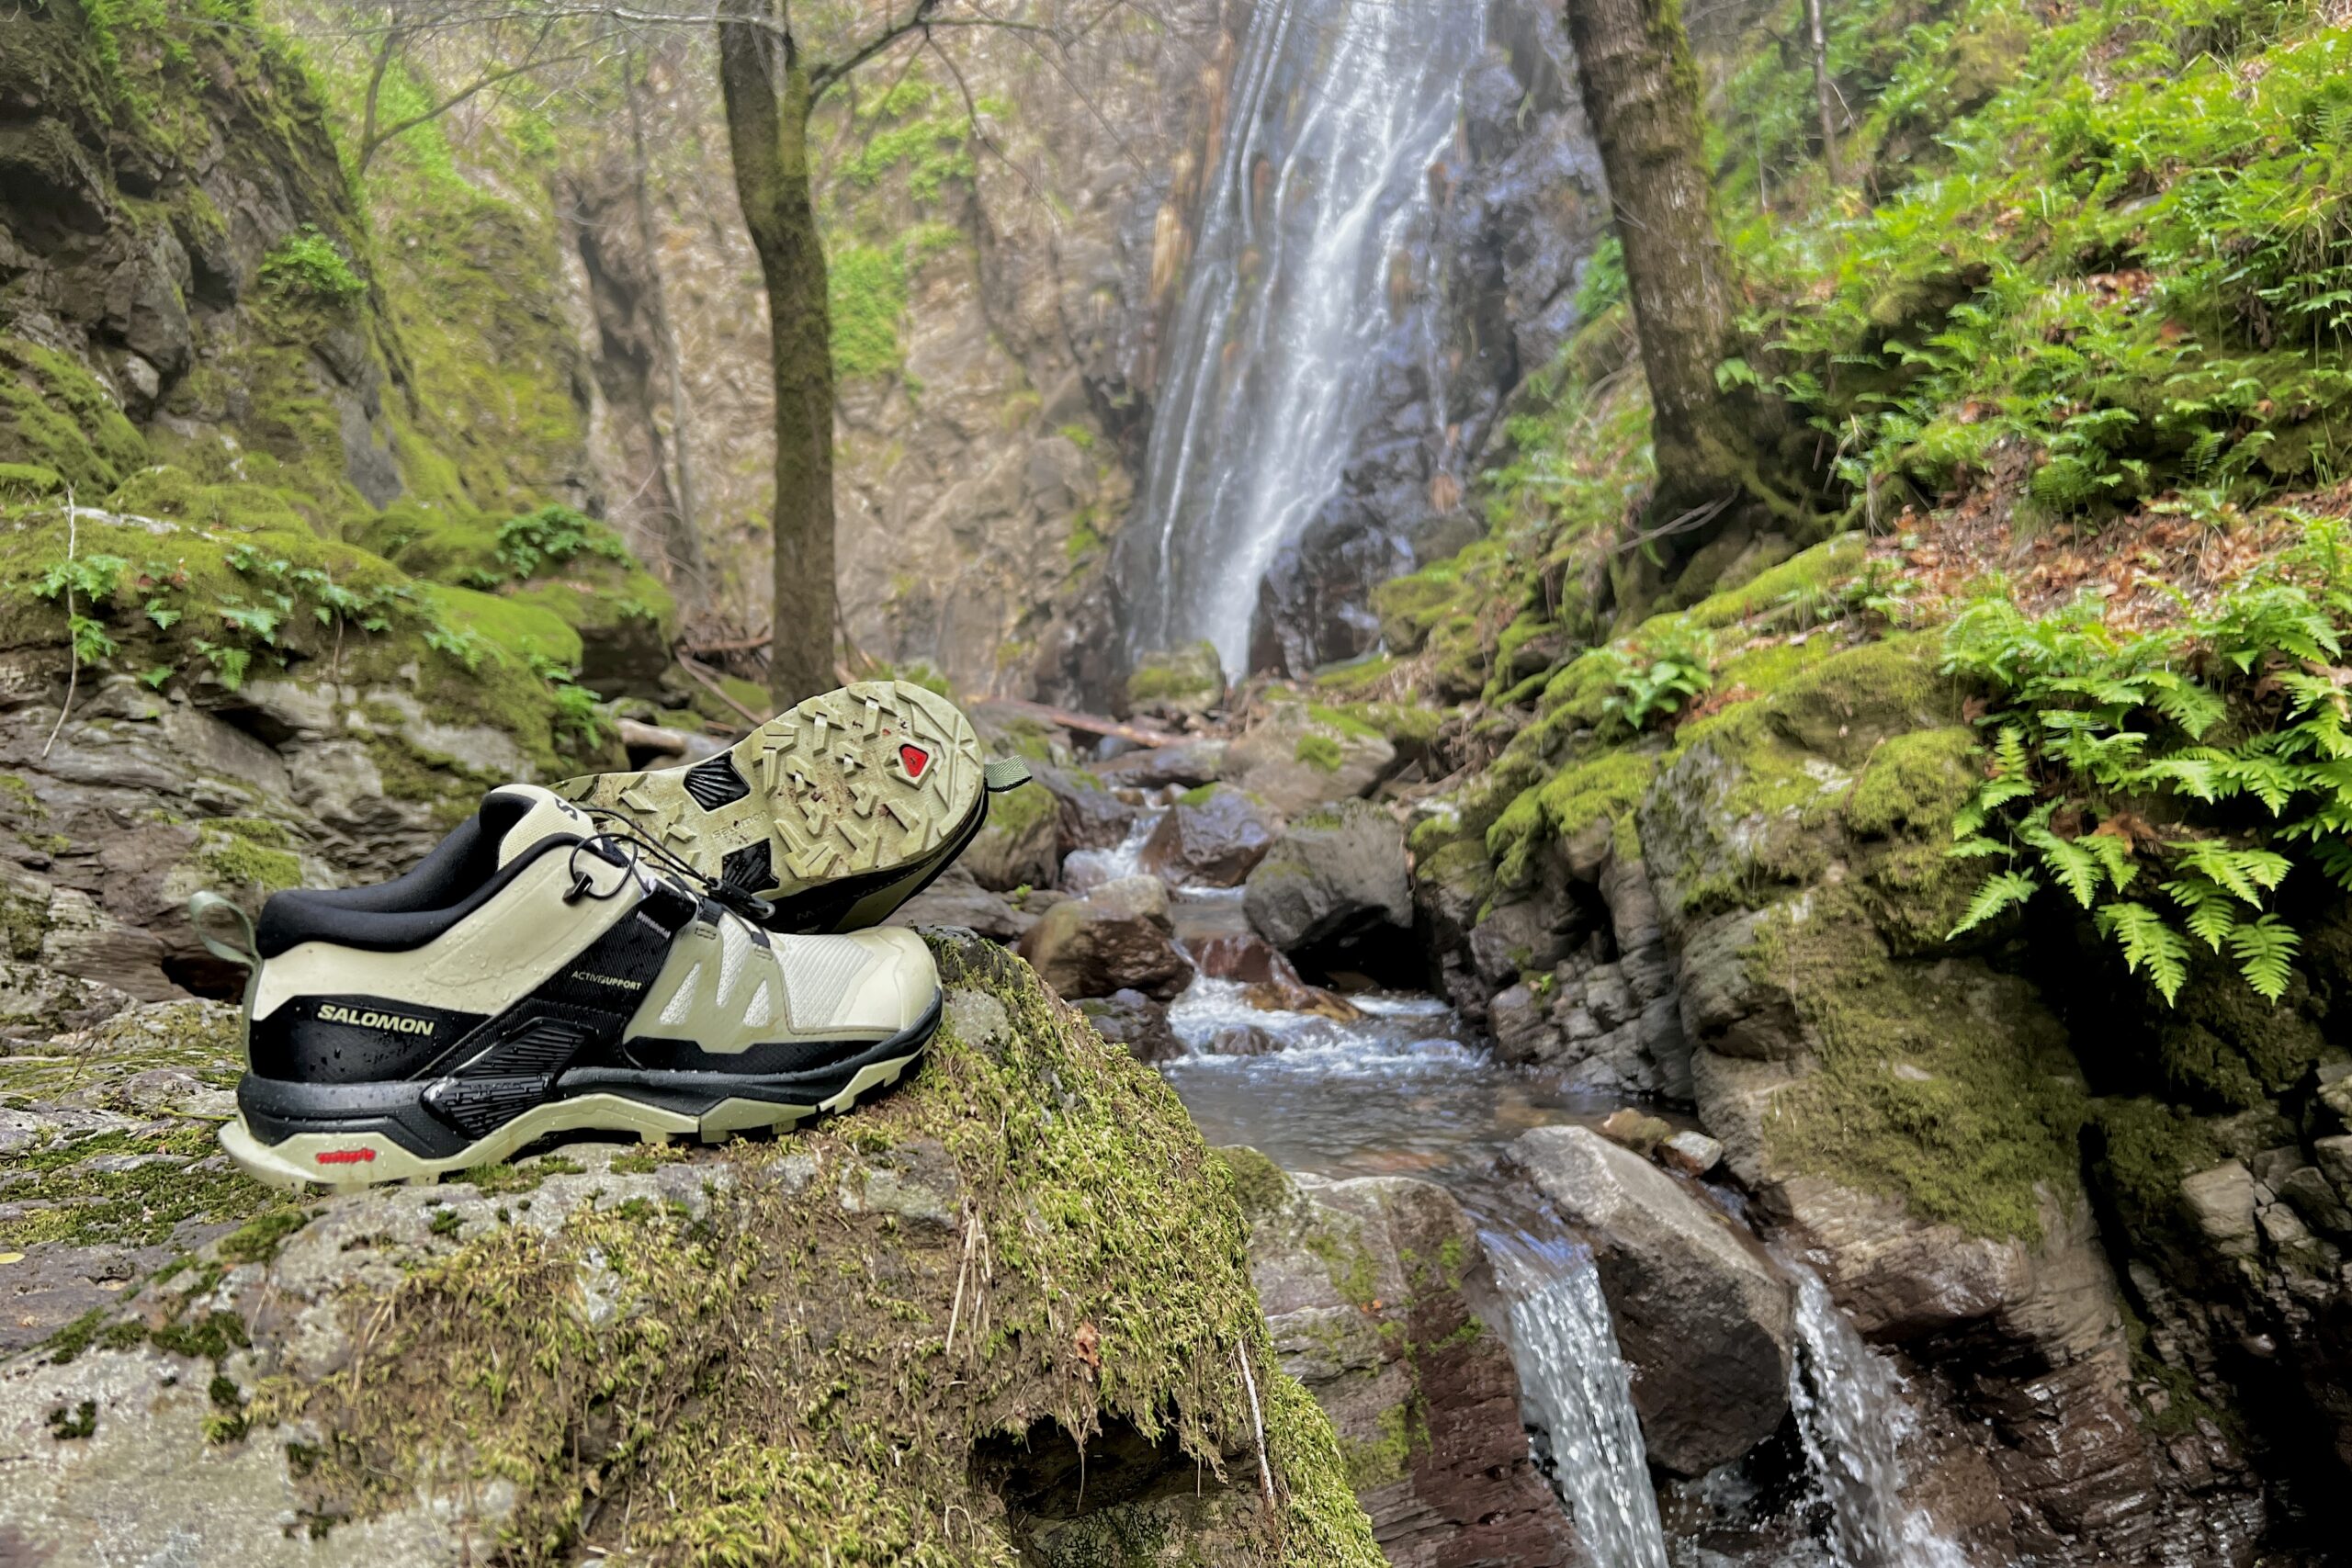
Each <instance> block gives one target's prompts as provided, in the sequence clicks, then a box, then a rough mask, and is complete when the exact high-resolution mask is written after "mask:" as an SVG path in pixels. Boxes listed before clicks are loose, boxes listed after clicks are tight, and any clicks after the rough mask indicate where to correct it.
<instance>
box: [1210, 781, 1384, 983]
mask: <svg viewBox="0 0 2352 1568" xmlns="http://www.w3.org/2000/svg"><path fill="white" fill-rule="evenodd" d="M1242 903H1243V908H1244V909H1245V910H1246V912H1247V913H1248V915H1249V917H1250V926H1251V927H1252V928H1253V929H1255V930H1256V931H1258V933H1259V934H1260V935H1261V936H1263V937H1264V938H1265V939H1266V940H1267V941H1268V942H1272V943H1273V944H1274V946H1276V947H1277V948H1280V949H1282V950H1283V952H1285V953H1291V952H1296V951H1298V950H1299V949H1301V948H1306V947H1310V946H1316V945H1319V944H1324V943H1330V942H1344V941H1347V940H1350V939H1351V938H1356V937H1361V936H1363V935H1364V934H1366V933H1367V932H1370V931H1375V930H1377V929H1378V928H1381V927H1388V928H1392V929H1396V930H1403V929H1406V928H1408V927H1410V926H1411V925H1412V923H1413V900H1412V895H1411V893H1410V892H1409V891H1408V889H1407V887H1406V886H1405V839H1404V832H1403V829H1400V828H1398V827H1397V822H1396V819H1395V818H1391V817H1390V816H1389V815H1388V814H1387V813H1386V812H1385V811H1383V810H1381V809H1380V808H1379V807H1375V806H1372V805H1370V804H1368V803H1365V802H1363V801H1350V802H1347V803H1346V804H1344V805H1342V806H1339V807H1331V808H1329V809H1327V810H1324V811H1320V812H1317V813H1315V814H1314V815H1312V816H1308V817H1304V818H1298V819H1296V820H1295V821H1293V822H1292V823H1291V825H1290V830H1289V831H1288V832H1286V833H1284V834H1283V837H1282V839H1281V840H1279V841H1277V842H1276V843H1275V845H1274V847H1273V848H1272V850H1271V851H1269V852H1267V854H1266V857H1265V858H1264V859H1263V860H1261V861H1260V862H1259V863H1258V867H1257V869H1256V870H1255V871H1252V872H1251V873H1250V880H1249V882H1248V883H1247V884H1246V890H1245V892H1244V894H1243V898H1242Z"/></svg>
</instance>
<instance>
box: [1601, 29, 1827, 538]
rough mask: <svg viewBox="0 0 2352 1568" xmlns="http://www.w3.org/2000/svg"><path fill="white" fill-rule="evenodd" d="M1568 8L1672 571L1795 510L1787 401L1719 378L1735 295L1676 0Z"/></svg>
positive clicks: (1644, 533) (1658, 525) (1661, 533)
mask: <svg viewBox="0 0 2352 1568" xmlns="http://www.w3.org/2000/svg"><path fill="white" fill-rule="evenodd" d="M1566 12H1567V24H1568V37H1569V40H1570V42H1572V43H1573V44H1574V45H1575V46H1576V52H1577V75H1578V77H1579V78H1580V85H1581V87H1582V89H1583V96H1584V107H1585V116H1586V118H1588V119H1589V120H1590V121H1591V122H1592V132H1593V138H1594V140H1595V141H1598V142H1599V143H1600V161H1601V168H1602V171H1603V173H1604V174H1605V175H1607V176H1608V180H1609V194H1610V202H1611V207H1612V208H1613V209H1614V214H1615V220H1616V225H1617V235H1618V238H1619V240H1620V241H1621V242H1622V243H1623V245H1624V248H1625V280H1626V286H1627V288H1626V291H1627V294H1628V295H1629V296H1630V298H1631V299H1632V303H1633V308H1634V332H1635V335H1636V337H1637V338H1638V340H1639V342H1640V344H1641V354H1642V369H1643V372H1644V374H1645V376H1646V377H1647V378H1648V380H1649V389H1650V405H1651V411H1652V412H1651V425H1650V429H1651V442H1652V446H1653V449H1654V450H1655V452H1656V453H1657V490H1656V491H1655V492H1654V494H1653V497H1652V500H1651V502H1650V506H1649V509H1648V515H1647V517H1646V518H1645V521H1644V523H1643V525H1642V527H1641V530H1640V535H1639V537H1640V539H1641V544H1642V553H1643V555H1644V556H1645V558H1646V559H1647V561H1648V562H1649V564H1650V565H1651V567H1652V568H1654V569H1655V570H1656V572H1657V576H1658V578H1659V580H1661V581H1672V580H1673V578H1674V577H1675V576H1676V575H1677V573H1678V571H1679V568H1680V566H1681V564H1682V563H1683V562H1684V561H1687V560H1688V559H1689V558H1691V556H1692V555H1694V554H1696V553H1697V552H1698V551H1699V549H1700V548H1701V547H1703V546H1704V545H1706V544H1707V543H1709V542H1710V541H1712V540H1713V539H1714V538H1716V537H1718V536H1722V535H1724V534H1725V533H1727V532H1742V533H1744V532H1748V531H1752V530H1753V528H1754V527H1755V526H1756V525H1757V524H1758V515H1757V514H1758V512H1759V510H1760V511H1767V512H1770V513H1777V514H1781V515H1783V516H1788V517H1793V516H1794V515H1795V514H1796V513H1797V511H1798V508H1797V505H1796V503H1795V502H1794V501H1793V500H1792V499H1791V498H1790V496H1789V495H1788V493H1787V492H1786V491H1784V490H1783V489H1782V488H1781V486H1780V485H1779V484H1778V483H1777V482H1776V477H1775V476H1773V475H1771V474H1770V473H1768V471H1767V459H1766V457H1765V453H1766V449H1767V442H1766V439H1765V437H1766V435H1767V434H1769V431H1770V425H1771V424H1772V423H1776V420H1777V412H1778V411H1777V408H1776V407H1770V408H1768V407H1766V406H1765V405H1764V400H1762V399H1760V398H1758V397H1757V396H1756V395H1755V394H1754V392H1753V391H1752V389H1748V388H1747V387H1744V386H1741V385H1738V384H1737V383H1736V382H1735V383H1734V384H1733V385H1731V386H1729V387H1725V386H1724V385H1723V384H1721V383H1720V382H1719V381H1718V379H1717V375H1716V371H1717V368H1718V367H1720V366H1722V365H1723V364H1724V361H1725V360H1726V359H1727V358H1729V357H1730V356H1731V354H1732V349H1733V345H1734V339H1733V335H1732V310H1731V299H1730V295H1729V292H1728V290H1727V289H1726V288H1725V286H1724V269H1723V265H1722V242H1721V241H1720V240H1719V239H1718V238H1717V235H1716V232H1715V220H1714V208H1713V191H1712V188H1711V186H1710V185H1709V182H1708V178H1707V170H1706V163H1705V138H1706V128H1705V125H1704V123H1703V122H1702V120H1701V118H1700V108H1699V72H1698V67H1697V66H1696V65H1694V64H1693V63H1692V62H1691V41H1690V39H1689V38H1688V37H1687V36H1686V35H1685V34H1684V32H1683V30H1682V20H1681V15H1680V10H1679V6H1678V4H1677V0H1567V6H1566Z"/></svg>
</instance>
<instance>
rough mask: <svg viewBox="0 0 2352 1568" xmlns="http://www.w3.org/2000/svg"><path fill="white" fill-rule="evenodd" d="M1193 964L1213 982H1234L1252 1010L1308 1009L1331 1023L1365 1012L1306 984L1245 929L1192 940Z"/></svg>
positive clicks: (1350, 1020)
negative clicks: (1236, 981)
mask: <svg viewBox="0 0 2352 1568" xmlns="http://www.w3.org/2000/svg"><path fill="white" fill-rule="evenodd" d="M1192 953H1193V966H1194V967H1195V968H1197V969H1199V970H1200V972H1201V973H1202V974H1203V975H1205V976H1208V977H1209V978H1210V979H1212V980H1238V981H1239V982H1241V983H1242V984H1243V985H1244V986H1246V987H1249V988H1248V989H1247V990H1245V991H1244V992H1243V993H1242V998H1243V999H1244V1000H1246V1001H1247V1002H1249V1004H1250V1006H1251V1007H1253V1008H1263V1009H1265V1010H1269V1011H1272V1012H1306V1013H1313V1014H1315V1015H1316V1016H1317V1017H1318V1018H1328V1019H1329V1020H1331V1021H1333V1022H1335V1023H1353V1022H1354V1021H1356V1020H1358V1019H1360V1018H1362V1017H1363V1009H1362V1008H1360V1007H1358V1006H1356V1005H1355V1003H1353V1002H1351V1001H1350V1000H1348V998H1345V997H1343V996H1340V994H1339V993H1338V992H1336V991H1327V990H1325V989H1324V988H1323V987H1320V986H1310V985H1308V984H1307V983H1306V981H1304V980H1302V979H1300V978H1299V976H1298V971H1297V970H1296V969H1295V968H1293V967H1291V962H1290V960H1289V959H1287V958H1284V957H1283V955H1282V954H1281V953H1276V952H1275V951H1274V950H1273V949H1272V948H1271V947H1269V946H1267V945H1266V942H1265V939H1264V938H1262V937H1259V936H1253V935H1251V934H1250V933H1248V932H1240V933H1232V934H1227V935H1224V936H1213V937H1206V938H1204V939H1202V940H1201V941H1199V942H1193V944H1192Z"/></svg>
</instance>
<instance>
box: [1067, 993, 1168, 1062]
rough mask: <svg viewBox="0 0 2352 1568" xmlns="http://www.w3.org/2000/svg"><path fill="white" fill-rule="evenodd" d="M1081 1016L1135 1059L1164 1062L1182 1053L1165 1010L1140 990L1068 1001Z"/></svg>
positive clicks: (1104, 1037)
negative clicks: (1072, 1001) (1123, 1046)
mask: <svg viewBox="0 0 2352 1568" xmlns="http://www.w3.org/2000/svg"><path fill="white" fill-rule="evenodd" d="M1071 1005H1073V1006H1075V1007H1076V1008H1077V1009H1078V1010H1079V1011H1080V1013H1082V1014H1084V1015H1085V1018H1086V1021H1087V1022H1089V1023H1091V1024H1092V1025H1093V1026H1094V1032H1096V1033H1097V1034H1100V1035H1101V1036H1103V1039H1105V1040H1108V1041H1111V1042H1113V1043H1115V1044H1120V1045H1125V1047H1126V1048H1127V1055H1130V1056H1133V1057H1134V1058H1135V1059H1136V1061H1138V1062H1165V1061H1167V1060H1169V1059H1170V1058H1171V1057H1175V1056H1181V1055H1183V1054H1184V1043H1183V1042H1182V1041H1181V1040H1179V1039H1177V1038H1176V1032H1175V1031H1174V1030H1172V1029H1170V1028H1169V1027H1168V1010H1167V1009H1166V1008H1164V1007H1162V1006H1160V1005H1159V1003H1158V1002H1155V1001H1153V1000H1152V999H1151V998H1149V997H1147V996H1145V995H1144V994H1143V993H1142V992H1141V991H1114V992H1112V993H1111V994H1110V995H1109V996H1107V997H1086V998H1080V1000H1079V1001H1077V1002H1075V1003H1073V1004H1071Z"/></svg>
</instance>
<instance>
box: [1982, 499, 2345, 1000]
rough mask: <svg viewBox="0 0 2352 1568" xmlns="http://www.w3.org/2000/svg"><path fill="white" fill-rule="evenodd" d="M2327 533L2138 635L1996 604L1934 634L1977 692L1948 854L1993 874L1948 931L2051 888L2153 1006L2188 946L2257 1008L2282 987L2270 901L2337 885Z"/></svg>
mask: <svg viewBox="0 0 2352 1568" xmlns="http://www.w3.org/2000/svg"><path fill="white" fill-rule="evenodd" d="M2347 565H2352V563H2347V562H2346V558H2345V550H2344V539H2343V525H2342V524H2341V523H2340V522H2338V521H2335V520H2332V519H2331V520H2327V521H2323V522H2314V523H2312V524H2310V525H2309V526H2308V528H2307V530H2306V533H2305V536H2304V537H2303V539H2302V540H2301V543H2300V544H2298V545H2297V546H2295V547H2293V548H2291V549H2289V550H2287V551H2284V552H2281V553H2280V554H2279V555H2278V557H2277V558H2274V559H2273V560H2272V561H2270V562H2269V563H2267V565H2266V566H2265V567H2264V568H2263V570H2260V571H2259V572H2257V573H2256V575H2254V576H2253V577H2251V578H2250V579H2248V580H2247V581H2245V582H2243V583H2241V584H2239V585H2238V586H2237V587H2235V588H2234V589H2233V590H2232V591H2231V592H2228V593H2227V594H2225V595H2224V596H2222V599H2221V600H2220V601H2219V602H2218V603H2217V604H2215V605H2214V606H2213V607H2212V608H2211V610H2210V611H2207V612H2204V613H2201V614H2192V615H2187V616H2185V617H2184V618H2183V620H2182V621H2181V623H2180V624H2179V625H2177V626H2172V627H2167V628H2165V629H2163V630H2159V631H2154V632H2147V633H2143V634H2140V635H2137V636H2117V635H2115V634H2114V633H2112V632H2111V631H2110V630H2109V627H2108V626H2107V623H2106V621H2105V619H2104V618H2103V616H2102V615H2101V613H2100V611H2099V608H2098V604H2097V603H2096V602H2093V601H2086V602H2084V603H2082V604H2078V605H2076V606H2075V607H2073V608H2071V609H2068V610H2065V611H2062V612H2060V613H2058V614H2055V615H2047V616H2043V617H2041V618H2039V619H2034V620H2029V619H2027V618H2026V617H2025V616H2024V615H2021V614H2019V612H2018V609H2017V607H2016V606H2015V605H2014V604H2011V603H2010V602H2009V601H2008V599H2007V598H2006V597H2004V596H2002V595H2000V594H1997V593H1995V594H1990V595H1988V596H1987V597H1985V599H1983V600H1981V601H1979V602H1978V603H1976V604H1973V605H1972V606H1970V607H1969V608H1968V609H1967V610H1966V611H1964V612H1963V613H1962V615H1960V616H1959V617H1958V618H1957V619H1956V620H1955V621H1954V622H1953V623H1952V625H1951V628H1950V631H1949V632H1948V634H1947V636H1946V639H1945V649H1946V659H1945V668H1946V669H1947V670H1948V671H1951V672H1952V673H1955V674H1958V675H1961V676H1963V677H1965V678H1967V679H1969V680H1970V681H1972V682H1975V683H1977V684H1978V685H1980V686H1981V687H1983V688H1985V690H1986V691H1987V692H1988V693H1989V694H1991V696H1992V699H1993V706H1992V707H1991V709H1990V710H1989V711H1988V712H1987V713H1986V715H1985V719H1984V721H1983V722H1984V723H1985V725H1986V726H1987V727H1988V728H1990V730H1991V732H1992V735H1993V746H1992V760H1991V765H1990V767H1989V768H1988V770H1987V772H1986V775H1985V780H1984V782H1983V783H1982V784H1980V785H1979V786H1978V788H1977V790H1976V792H1975V794H1974V795H1973V797H1972V798H1971V800H1970V801H1969V803H1968V804H1967V805H1966V806H1965V807H1962V810H1961V812H1960V813H1959V816H1958V818H1957V819H1956V820H1955V821H1954V823H1953V838H1954V840H1955V841H1954V844H1953V848H1952V853H1953V854H1954V855H1956V856H1962V857H1967V858H1987V859H1993V860H1996V861H1999V862H2001V863H2002V865H2001V866H2000V868H1999V869H1996V870H1995V871H1994V872H1992V873H1991V874H1989V875H1988V876H1987V877H1986V878H1985V882H1984V884H1983V886H1981V887H1980V888H1979V890H1978V892H1977V895H1976V897H1975V899H1974V901H1973V903H1971V905H1970V906H1969V908H1968V910H1967V913H1966V915H1965V916H1964V917H1963V919H1962V920H1961V922H1960V924H1959V926H1958V927H1956V928H1955V929H1954V931H1953V932H1952V934H1953V935H1954V936H1958V935H1961V934H1962V933H1963V932H1966V931H1972V930H1974V929H1976V928H1977V927H1979V926H1982V925H1985V923H1987V922H1989V921H1991V920H1993V919H1996V918H1998V917H2000V916H2002V915H2004V914H2006V913H2007V912H2008V911H2010V910H2012V909H2015V908H2019V907H2021V906H2023V905H2025V904H2027V903H2029V902H2030V900H2031V899H2032V898H2033V897H2035V896H2036V895H2037V894H2039V893H2041V891H2042V890H2044V889H2053V890H2055V891H2057V892H2058V893H2060V894H2061V895H2062V896H2063V897H2065V898H2067V899H2069V900H2071V901H2072V902H2073V903H2074V904H2075V906H2076V907H2078V908H2082V909H2084V910H2086V911H2089V912H2090V914H2091V916H2092V918H2093V919H2094V922H2095V923H2096V925H2097V928H2098V931H2100V932H2101V933H2102V934H2104V935H2106V936H2107V937H2109V938H2110V939H2111V940H2113V941H2114V942H2115V943H2116V944H2117V946H2118V947H2119V948H2120V950H2121V953H2122V954H2123V959H2124V962H2125V964H2127V965H2128V966H2129V967H2130V969H2131V972H2132V973H2134V974H2137V975H2141V976H2145V977H2146V978H2147V980H2148V981H2149V983H2150V984H2151V985H2153V986H2154V988H2155V990H2156V992H2157V993H2158V994H2159V995H2160V996H2162V997H2163V998H2164V999H2165V1002H2166V1003H2168V1004H2169V1003H2171V1002H2173V1001H2174V1000H2175V999H2176V998H2177V996H2178V995H2179V992H2180V988H2181V987H2182V986H2183V985H2184V984H2185V983H2186V981H2187V979H2188V959H2189V952H2190V949H2189V943H2190V942H2192V941H2194V942H2201V943H2203V944H2204V946H2205V947H2206V948H2207V949H2208V950H2209V951H2210V952H2211V953H2218V954H2225V955H2226V956H2227V957H2229V958H2230V959H2231V960H2232V961H2233V962H2234V964H2236V966H2237V970H2238V973H2239V974H2240V975H2241V976H2243V977H2244V978H2245V983H2246V984H2247V985H2248V986H2249V987H2252V988H2253V990H2254V991H2255V993H2256V995H2257V996H2260V997H2261V998H2264V999H2265V1000H2269V1001H2276V1000H2277V999H2278V998H2280V997H2282V996H2284V995H2285V994H2286V992H2287V990H2288V988H2289V986H2290V983H2291V980H2292V975H2293V967H2292V965H2293V960H2294V957H2295V953H2296V951H2297V949H2298V947H2299V946H2300V944H2301V938H2300V937H2299V936H2298V934H2297V933H2296V931H2294V929H2293V928H2292V927H2291V926H2290V925H2289V924H2288V923H2287V922H2286V921H2285V920H2283V919H2281V918H2280V916H2279V915H2278V912H2276V910H2274V909H2273V908H2271V905H2272V903H2273V901H2274V899H2275V897H2276V896H2277V894H2278V891H2279V889H2280V888H2281V887H2282V886H2284V885H2285V884H2286V883H2287V882H2288V880H2289V878H2290V876H2293V875H2294V874H2296V873H2297V872H2298V871H2299V870H2304V869H2307V870H2308V872H2309V873H2310V874H2312V875H2314V876H2324V877H2327V878H2329V879H2332V880H2333V881H2335V883H2336V884H2337V885H2339V886H2344V887H2346V888H2352V845H2347V842H2346V832H2347V829H2352V694H2347V688H2352V669H2347V668H2346V667H2345V666H2344V665H2342V664H2341V663H2340V662H2338V660H2340V658H2341V655H2342V649H2343V642H2344V638H2345V635H2346V628H2347V627H2352V573H2347V571H2346V567H2347ZM2143 873H2144V874H2145V875H2144V876H2143ZM2134 888H2137V889H2140V891H2139V892H2138V893H2137V894H2136V896H2134V897H2128V898H2127V897H2124V895H2125V894H2126V892H2127V890H2132V889H2134Z"/></svg>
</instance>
